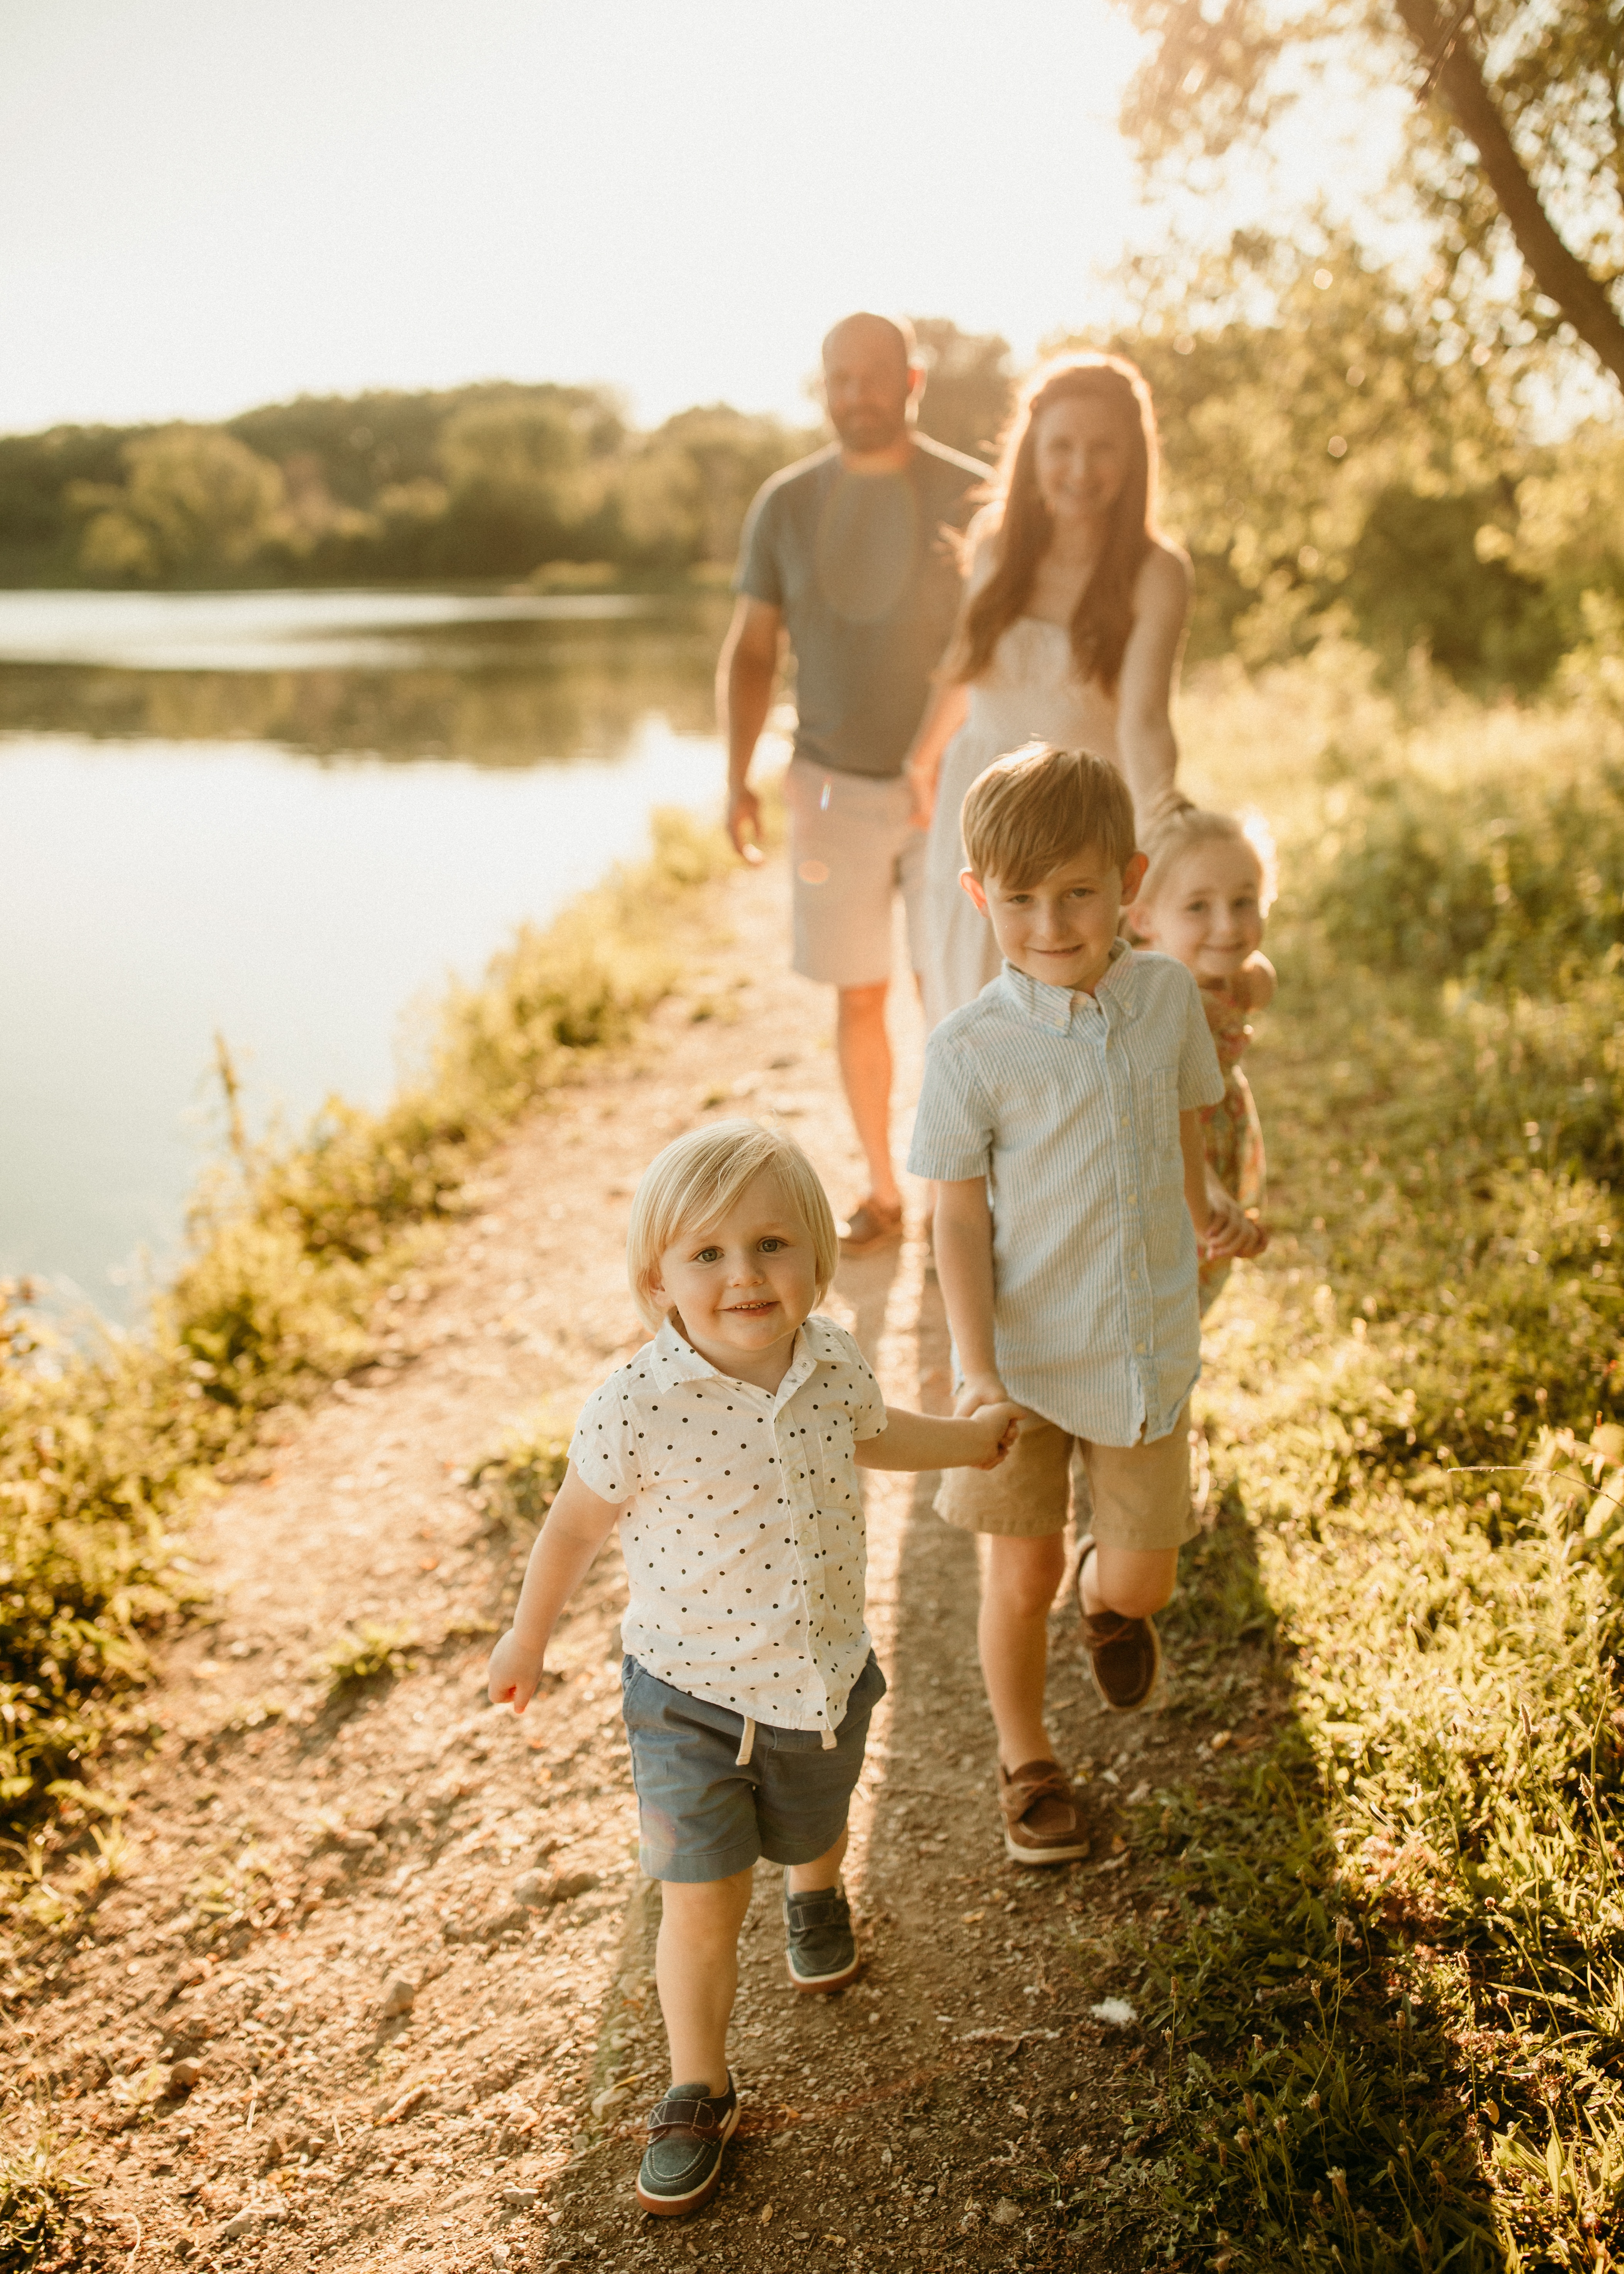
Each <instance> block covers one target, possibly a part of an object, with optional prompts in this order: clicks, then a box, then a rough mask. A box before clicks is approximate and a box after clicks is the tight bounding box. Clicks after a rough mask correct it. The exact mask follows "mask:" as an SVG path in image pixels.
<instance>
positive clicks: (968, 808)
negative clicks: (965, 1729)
mask: <svg viewBox="0 0 1624 2274" xmlns="http://www.w3.org/2000/svg"><path fill="white" fill-rule="evenodd" d="M963 830H964V842H965V850H966V855H967V858H968V866H967V867H966V870H964V872H963V875H962V877H961V878H960V882H961V883H962V884H963V885H964V888H965V890H966V892H968V893H969V895H970V897H971V899H972V900H974V902H975V905H976V907H978V908H980V909H981V912H982V914H983V915H985V916H986V917H987V918H988V920H989V922H990V923H991V925H992V928H993V932H994V934H995V936H996V939H997V942H998V945H999V947H1000V948H1001V950H1002V951H1003V954H1004V968H1003V971H1002V972H1001V973H1000V975H999V976H998V977H997V978H996V979H995V980H993V981H992V982H991V983H990V984H989V986H987V987H986V988H985V989H983V990H982V992H981V994H980V995H979V996H978V997H977V998H976V999H975V1001H974V1002H973V1003H968V1004H966V1005H965V1006H964V1007H963V1008H962V1009H961V1010H959V1011H956V1012H954V1013H952V1015H951V1017H949V1018H947V1019H945V1020H944V1021H943V1023H942V1024H941V1025H940V1026H939V1027H938V1028H936V1032H935V1033H934V1034H933V1035H932V1036H931V1038H930V1043H929V1050H928V1051H927V1054H926V1059H925V1078H924V1085H923V1089H922V1092H921V1097H920V1104H919V1114H918V1118H917V1121H916V1124H915V1127H914V1145H913V1152H912V1155H911V1157H910V1159H909V1162H908V1166H909V1168H910V1169H911V1170H912V1171H914V1174H915V1175H916V1176H921V1177H929V1178H934V1179H935V1180H936V1183H937V1186H938V1192H937V1197H936V1269H937V1273H938V1276H939V1277H940V1280H941V1285H942V1293H943V1298H944V1301H945V1303H946V1306H947V1314H948V1321H949V1323H950V1325H951V1328H952V1332H953V1343H954V1347H955V1351H956V1353H957V1357H958V1363H959V1374H960V1377H961V1382H960V1388H959V1396H958V1400H957V1404H956V1407H955V1410H956V1411H957V1412H959V1413H966V1414H968V1413H974V1412H977V1411H978V1410H979V1408H980V1407H981V1406H982V1405H985V1404H993V1403H995V1402H998V1401H1001V1400H1003V1399H1004V1398H1006V1397H1008V1398H1013V1399H1014V1400H1015V1402H1016V1403H1017V1404H1020V1405H1024V1406H1026V1407H1027V1408H1029V1409H1030V1411H1031V1412H1032V1413H1033V1414H1034V1416H1035V1417H1036V1419H1034V1420H1032V1421H1028V1422H1024V1423H1023V1424H1022V1427H1021V1431H1020V1435H1019V1439H1018V1441H1017V1443H1016V1447H1015V1450H1014V1453H1013V1454H1012V1455H1011V1458H1010V1459H1009V1460H1008V1461H1007V1462H1006V1463H1005V1464H1004V1467H1003V1468H1002V1470H1001V1471H1000V1472H998V1473H997V1474H996V1475H988V1476H985V1477H981V1476H968V1475H961V1474H955V1475H954V1476H953V1477H952V1478H951V1480H949V1481H948V1482H947V1483H946V1484H945V1485H944V1487H943V1491H942V1495H941V1497H940V1499H939V1501H938V1502H937V1506H938V1509H939V1510H940V1512H941V1514H942V1515H943V1516H944V1517H945V1519H946V1520H947V1522H948V1523H950V1524H954V1525H960V1526H962V1527H963V1528H964V1529H965V1530H966V1531H971V1532H979V1533H981V1534H982V1535H983V1537H984V1540H985V1546H984V1549H983V1557H982V1593H981V1625H980V1643H981V1670H982V1674H983V1675H984V1677H985V1680H986V1683H987V1695H988V1700H989V1704H990V1705H991V1707H992V1713H993V1720H994V1721H995V1722H996V1725H997V1732H998V1797H999V1803H1000V1807H1001V1810H1002V1812H1003V1817H1004V1845H1005V1848H1006V1849H1007V1850H1008V1852H1009V1854H1010V1855H1011V1856H1012V1857H1013V1858H1014V1859H1015V1860H1016V1862H1018V1863H1023V1864H1058V1863H1064V1862H1067V1861H1069V1860H1070V1859H1071V1858H1072V1857H1074V1856H1082V1855H1085V1854H1086V1852H1087V1847H1088V1841H1087V1834H1086V1830H1085V1828H1084V1826H1083V1822H1082V1818H1081V1814H1080V1811H1079V1808H1078V1806H1077V1803H1076V1800H1075V1798H1074V1797H1073V1795H1072V1792H1071V1786H1070V1784H1069V1782H1068V1781H1067V1779H1066V1776H1065V1774H1064V1771H1063V1770H1062V1768H1061V1766H1060V1765H1059V1763H1058V1762H1057V1761H1056V1758H1055V1757H1054V1750H1053V1748H1052V1746H1051V1745H1050V1743H1049V1736H1048V1734H1047V1732H1046V1730H1045V1728H1044V1726H1043V1685H1044V1675H1045V1671H1046V1661H1047V1654H1048V1617H1049V1606H1050V1604H1051V1603H1052V1602H1053V1600H1054V1598H1055V1594H1056V1589H1057V1588H1058V1586H1059V1585H1060V1581H1061V1578H1062V1576H1063V1573H1064V1532H1065V1522H1066V1515H1067V1508H1068V1502H1069V1484H1070V1473H1071V1460H1072V1455H1073V1451H1074V1449H1075V1451H1076V1452H1077V1454H1078V1456H1079V1458H1080V1461H1081V1464H1082V1465H1083V1467H1084V1469H1085V1471H1086V1475H1087V1480H1088V1485H1089V1487H1090V1494H1091V1497H1092V1500H1093V1503H1094V1524H1093V1534H1092V1538H1091V1539H1089V1540H1085V1542H1084V1543H1083V1553H1082V1559H1081V1563H1080V1567H1079V1577H1078V1587H1079V1601H1080V1607H1081V1610H1082V1615H1083V1633H1084V1640H1085V1642H1086V1645H1087V1649H1088V1653H1089V1660H1090V1665H1091V1667H1092V1670H1093V1673H1094V1682H1095V1683H1096V1686H1097V1687H1098V1689H1099V1690H1100V1694H1101V1697H1102V1698H1104V1700H1105V1702H1106V1704H1107V1705H1108V1706H1113V1707H1115V1708H1116V1709H1117V1710H1118V1711H1122V1712H1128V1711H1132V1709H1133V1708H1135V1707H1137V1706H1142V1705H1143V1704H1144V1703H1145V1701H1146V1699H1147V1698H1148V1697H1149V1695H1150V1692H1151V1690H1152V1689H1153V1687H1154V1683H1155V1678H1156V1671H1157V1668H1158V1665H1159V1663H1160V1651H1159V1645H1158V1643H1157V1640H1156V1630H1155V1626H1154V1622H1153V1618H1152V1614H1153V1613H1154V1612H1155V1611H1157V1610H1160V1609H1161V1608H1162V1605H1163V1604H1164V1603H1165V1602H1166V1601H1167V1600H1168V1599H1169V1596H1170V1595H1171V1593H1172V1592H1173V1583H1174V1579H1175V1577H1176V1575H1177V1567H1178V1552H1179V1549H1180V1547H1182V1546H1183V1545H1184V1541H1185V1540H1187V1539H1189V1537H1190V1536H1191V1534H1192V1532H1193V1531H1194V1529H1195V1525H1194V1522H1193V1520H1192V1514H1191V1508H1190V1470H1189V1448H1188V1442H1187V1425H1188V1407H1189V1398H1190V1392H1191V1390H1192V1388H1193V1386H1194V1384H1195V1382H1196V1379H1197V1376H1198V1375H1199V1372H1200V1347H1201V1345H1200V1321H1199V1311H1198V1307H1197V1300H1196V1261H1197V1256H1196V1239H1197V1235H1198V1234H1199V1233H1200V1232H1201V1231H1204V1230H1205V1228H1206V1224H1207V1185H1206V1171H1205V1164H1204V1161H1203V1156H1202V1148H1201V1136H1200V1130H1199V1124H1198V1119H1197V1115H1198V1111H1199V1108H1200V1107H1201V1106H1204V1105H1212V1104H1215V1103H1217V1102H1218V1100H1219V1099H1220V1098H1221V1097H1222V1095H1223V1077H1222V1073H1220V1071H1219V1066H1218V1060H1217V1057H1216V1054H1215V1053H1214V1049H1213V1043H1212V1038H1211V1035H1209V1033H1208V1031H1207V1020H1206V1019H1205V1017H1204V1016H1203V1014H1202V1011H1201V1005H1200V998H1199V995H1198V992H1197V990H1196V985H1195V982H1194V980H1193V979H1192V977H1191V975H1190V974H1189V972H1188V971H1186V970H1185V968H1184V966H1183V965H1182V964H1181V963H1177V962H1175V961H1174V960H1173V959H1172V958H1171V957H1170V956H1165V955H1153V954H1144V953H1136V952H1135V951H1134V950H1133V949H1132V948H1130V947H1129V946H1128V945H1126V943H1125V942H1124V941H1123V940H1122V939H1120V938H1119V937H1117V927H1118V924H1119V922H1120V919H1121V916H1122V911H1123V908H1124V906H1125V905H1126V904H1127V903H1128V902H1129V901H1131V900H1132V898H1133V896H1134V894H1135V892H1137V891H1138V889H1139V879H1140V877H1142V876H1143V875H1144V872H1145V856H1144V855H1143V854H1142V853H1139V852H1137V851H1136V850H1135V849H1134V837H1133V807H1132V801H1131V799H1130V797H1129V795H1128V791H1127V787H1126V785H1125V784H1124V781H1123V779H1122V778H1121V776H1120V775H1119V774H1118V773H1117V772H1116V770H1115V768H1114V767H1112V766H1109V765H1108V764H1105V763H1104V762H1103V761H1102V760H1101V759H1098V758H1093V757H1086V756H1083V755H1081V754H1080V753H1077V752H1072V751H1066V750H1056V749H1028V750H1025V751H1020V752H1018V753H1017V754H1016V755H1015V756H1014V757H1008V758H1003V759H1000V760H999V761H998V763H997V764H996V765H993V766H990V767H989V769H988V771H987V772H985V773H984V774H982V775H981V779H979V780H978V781H977V782H976V784H975V785H974V788H973V789H972V790H971V791H970V794H969V795H968V796H967V797H966V800H965V804H964V814H963Z"/></svg>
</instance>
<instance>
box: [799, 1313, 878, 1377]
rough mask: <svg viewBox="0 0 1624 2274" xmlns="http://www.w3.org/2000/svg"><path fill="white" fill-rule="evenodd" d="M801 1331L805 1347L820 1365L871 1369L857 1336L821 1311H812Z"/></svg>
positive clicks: (866, 1372) (867, 1371)
mask: <svg viewBox="0 0 1624 2274" xmlns="http://www.w3.org/2000/svg"><path fill="white" fill-rule="evenodd" d="M801 1332H802V1333H803V1334H804V1335H805V1337H806V1338H807V1347H808V1350H809V1351H810V1352H811V1353H812V1355H813V1357H814V1358H815V1359H817V1361H818V1363H819V1364H820V1365H822V1366H857V1367H861V1368H862V1370H863V1372H864V1373H865V1374H868V1373H869V1372H871V1371H872V1369H871V1368H870V1367H869V1364H868V1359H866V1358H865V1357H864V1356H863V1354H862V1351H861V1347H860V1346H859V1344H858V1341H857V1337H856V1336H855V1335H853V1334H850V1333H848V1332H847V1330H846V1328H845V1327H843V1326H840V1325H838V1324H837V1322H836V1321H834V1320H833V1319H830V1318H825V1316H824V1315H823V1312H822V1311H814V1312H812V1313H811V1314H809V1316H808V1318H807V1320H806V1321H805V1322H804V1324H803V1326H802V1328H801Z"/></svg>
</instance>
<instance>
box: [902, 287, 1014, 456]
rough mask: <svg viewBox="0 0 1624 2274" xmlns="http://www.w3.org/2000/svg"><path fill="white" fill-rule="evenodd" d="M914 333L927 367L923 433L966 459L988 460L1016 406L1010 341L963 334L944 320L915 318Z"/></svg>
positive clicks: (988, 334) (921, 412)
mask: <svg viewBox="0 0 1624 2274" xmlns="http://www.w3.org/2000/svg"><path fill="white" fill-rule="evenodd" d="M914 333H915V335H917V337H918V340H919V343H920V346H921V348H922V349H923V350H924V354H925V360H926V364H927V365H928V367H929V369H928V376H927V378H926V380H925V394H924V399H923V401H922V402H921V404H920V410H919V424H920V430H921V433H926V434H929V435H931V436H932V437H933V438H934V439H935V440H936V441H938V442H945V443H946V445H947V447H948V448H949V449H950V450H962V451H963V452H964V453H965V455H966V456H967V457H971V458H990V457H991V456H992V455H993V452H994V451H995V450H996V448H997V443H998V437H999V435H1000V434H1001V433H1003V431H1004V424H1005V422H1006V420H1007V419H1008V418H1009V415H1010V411H1011V407H1012V406H1013V404H1014V401H1015V380H1014V377H1013V375H1012V373H1011V370H1010V343H1009V342H1008V341H1007V340H1005V339H1000V338H999V336H998V335H997V334H996V332H961V331H960V330H959V327H958V325H957V324H955V323H954V322H952V320H951V319H950V318H949V317H946V316H915V317H914Z"/></svg>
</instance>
